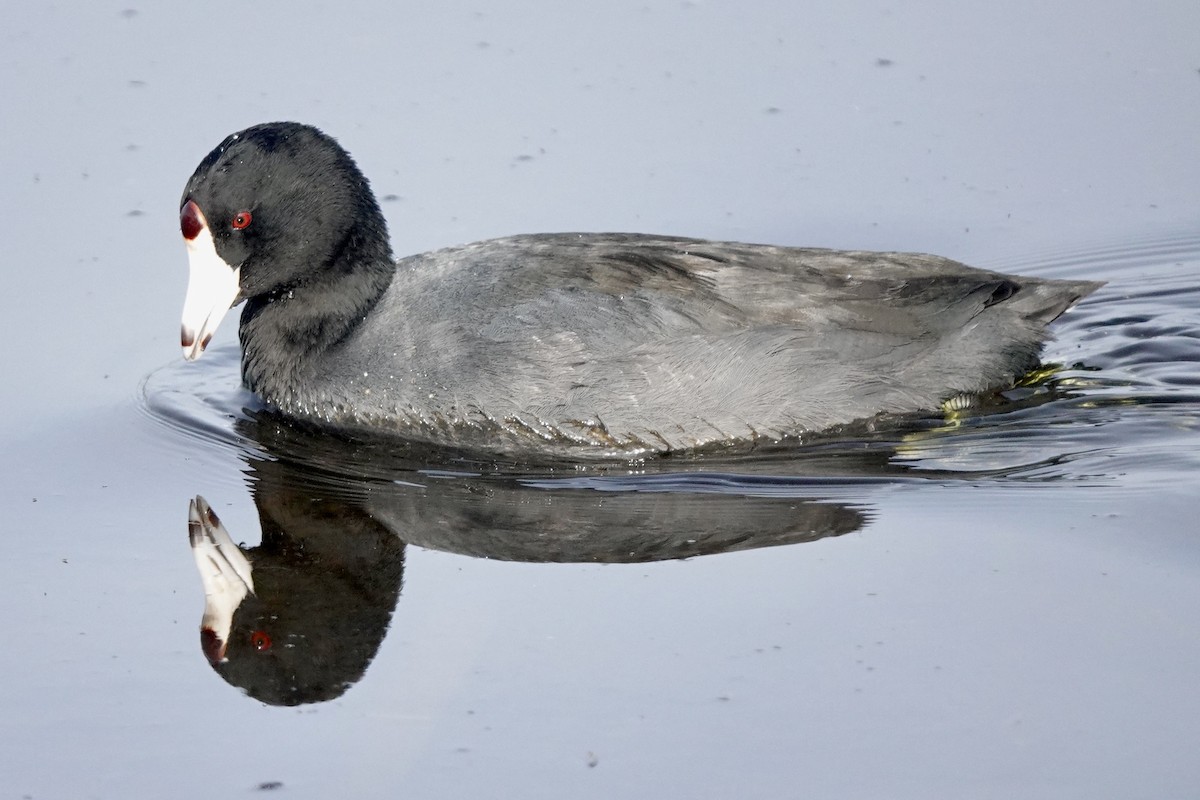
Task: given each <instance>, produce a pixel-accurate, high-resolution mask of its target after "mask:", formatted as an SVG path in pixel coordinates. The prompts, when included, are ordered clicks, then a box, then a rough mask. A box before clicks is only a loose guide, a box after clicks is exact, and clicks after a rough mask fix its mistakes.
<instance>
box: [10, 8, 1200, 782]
mask: <svg viewBox="0 0 1200 800" xmlns="http://www.w3.org/2000/svg"><path fill="white" fill-rule="evenodd" d="M4 13H5V17H6V19H5V21H4V24H2V25H0V31H3V33H2V34H0V36H3V39H4V44H5V46H4V49H3V52H4V56H3V57H2V58H0V70H2V74H3V76H4V80H3V81H0V93H2V94H0V97H2V98H3V102H4V107H5V108H6V110H7V111H6V113H5V114H4V123H3V143H4V148H3V158H2V161H0V168H2V170H3V173H2V177H3V180H2V181H0V220H2V222H0V233H3V241H4V242H5V249H4V256H3V261H2V262H0V263H2V269H3V270H4V272H3V275H4V281H5V291H4V292H3V293H2V294H0V313H2V318H3V319H4V320H5V332H6V337H5V338H6V345H5V347H4V348H3V349H0V368H2V371H3V372H2V374H4V375H5V376H6V378H7V382H6V386H7V389H6V391H5V393H4V395H3V398H4V399H3V407H2V408H3V411H4V413H3V414H2V415H0V469H2V470H3V472H2V474H3V476H4V481H3V482H0V512H2V513H3V519H4V523H3V531H4V534H5V538H4V541H5V545H6V547H7V551H8V552H7V557H6V558H5V559H3V560H2V561H0V587H2V588H0V597H2V598H3V601H4V608H5V609H6V611H7V617H6V626H5V632H6V635H7V642H8V646H7V647H6V648H4V650H3V652H0V670H2V674H4V675H5V676H6V677H7V678H8V680H6V681H5V682H4V683H3V688H0V708H2V709H3V712H4V713H3V714H0V720H2V721H0V743H2V746H0V794H3V796H13V797H23V796H31V797H35V798H41V797H161V796H171V797H201V796H210V795H211V794H213V793H214V792H217V793H234V794H239V793H245V792H256V791H278V792H279V793H280V794H281V795H287V796H295V797H327V796H330V795H332V794H334V793H338V794H341V795H347V796H363V797H392V796H396V795H397V794H399V793H401V792H403V793H405V794H407V795H411V796H415V797H461V796H471V795H488V796H496V795H500V796H507V795H520V796H529V797H561V796H579V797H612V796H650V795H658V796H665V797H726V796H748V797H781V796H782V797H789V796H802V795H803V796H817V797H822V796H833V797H843V796H852V797H921V798H925V797H942V796H970V797H1013V796H1020V797H1046V798H1062V797H1089V798H1090V797H1128V796H1143V795H1150V796H1155V797H1188V796H1191V795H1192V794H1193V793H1194V787H1195V786H1196V785H1197V782H1198V781H1200V769H1198V768H1197V767H1196V766H1195V759H1194V757H1193V756H1194V753H1195V750H1196V746H1197V744H1200V735H1198V733H1197V725H1196V723H1195V720H1196V719H1197V718H1200V713H1198V712H1200V695H1198V694H1197V692H1196V691H1195V689H1194V683H1195V675H1196V674H1197V670H1198V668H1200V645H1198V640H1197V636H1196V627H1195V609H1196V608H1198V607H1200V602H1198V601H1200V581H1198V580H1197V577H1198V574H1200V546H1198V545H1197V542H1198V539H1197V527H1196V525H1195V523H1194V522H1193V515H1194V514H1195V507H1196V502H1195V498H1196V497H1197V496H1200V486H1198V484H1200V479H1198V476H1200V470H1198V469H1197V467H1198V466H1200V464H1198V463H1197V462H1198V460H1200V455H1198V454H1200V433H1198V430H1197V429H1198V427H1200V422H1198V420H1200V416H1198V414H1197V411H1198V408H1200V405H1198V401H1200V369H1198V368H1197V362H1198V361H1200V317H1198V316H1197V312H1196V308H1197V307H1198V302H1197V301H1198V300H1200V296H1198V295H1200V288H1198V287H1200V280H1198V279H1197V275H1200V234H1198V233H1197V229H1196V220H1197V219H1198V218H1200V214H1198V212H1200V196H1197V193H1196V191H1195V187H1196V186H1198V185H1200V159H1198V158H1196V155H1197V154H1196V140H1195V131H1196V130H1198V129H1200V103H1197V102H1196V101H1197V92H1198V91H1200V76H1198V75H1197V69H1200V63H1196V61H1195V53H1194V47H1192V39H1193V38H1194V37H1193V36H1191V35H1190V32H1191V31H1194V30H1195V29H1196V27H1197V23H1198V22H1200V12H1198V11H1197V10H1196V8H1195V6H1194V4H1191V3H1184V2H1180V3H1175V4H1168V5H1165V6H1160V7H1156V9H1153V10H1149V11H1147V10H1141V11H1139V12H1138V16H1136V17H1132V16H1128V14H1129V13H1130V12H1128V11H1127V10H1126V9H1125V8H1124V7H1123V6H1120V5H1118V4H1115V3H1114V4H1100V5H1097V4H1094V3H1089V4H1082V3H1080V4H1077V5H1074V6H1073V7H1072V6H1070V5H1069V6H1057V7H1054V8H1050V9H1047V8H1044V7H1042V6H1035V5H1029V6H1027V7H1024V6H1020V5H1017V6H1006V7H996V8H988V9H969V8H967V7H958V6H955V7H953V8H950V7H945V8H940V9H935V7H932V6H931V7H930V8H929V9H907V8H906V9H903V10H902V11H901V10H899V9H895V8H890V7H888V6H886V5H883V4H874V3H861V4H855V5H851V6H845V5H842V6H837V7H836V9H835V8H833V7H831V9H830V10H828V11H815V10H805V9H802V8H794V7H792V5H791V4H788V5H786V6H784V5H780V6H779V7H772V6H761V7H756V8H755V9H754V10H749V11H748V10H747V9H746V8H745V7H744V6H736V7H735V6H725V5H722V4H667V5H649V6H642V5H638V4H617V5H612V4H609V5H607V6H603V7H599V6H589V7H586V8H584V7H578V8H571V7H568V6H562V5H543V4H539V3H526V4H514V5H512V6H511V7H509V8H506V9H505V10H504V11H503V12H501V11H500V10H498V9H497V10H493V9H492V8H491V7H487V8H477V7H470V6H457V5H454V4H446V5H443V6H440V7H439V10H436V11H431V10H425V9H422V10H417V9H415V8H413V9H406V8H402V7H401V6H395V7H393V6H386V7H380V8H378V9H375V10H374V11H370V12H363V14H365V16H364V15H360V14H343V15H330V14H328V13H327V10H322V9H320V8H318V7H316V6H315V5H314V6H309V5H306V4H303V3H299V4H289V5H288V6H287V8H286V13H284V10H283V7H282V6H278V7H275V6H271V5H269V4H260V5H258V6H255V7H254V8H247V7H245V6H244V5H239V6H236V7H235V6H232V5H230V6H221V5H216V6H210V7H206V9H205V10H204V11H203V16H200V15H196V16H194V17H192V18H188V19H186V20H184V19H182V18H176V17H175V16H174V15H173V14H167V12H165V11H159V10H158V9H150V8H131V7H127V6H120V5H106V4H103V3H100V4H92V5H89V6H88V7H87V8H86V9H71V10H69V11H68V10H67V9H62V8H55V7H49V6H46V7H21V8H20V10H19V12H18V10H17V9H16V7H14V8H12V9H5V12H4ZM1085 23H1086V24H1085ZM263 31H269V32H270V33H271V34H272V35H271V36H264V35H262V32H263ZM931 42H936V46H933V45H931ZM883 62H888V63H883ZM271 118H298V119H301V120H304V121H308V122H312V123H315V124H318V125H320V126H322V127H324V128H326V129H328V130H329V131H330V132H332V133H334V134H335V135H338V136H339V137H340V138H341V139H342V141H343V142H344V143H345V144H346V145H347V146H348V147H349V148H350V150H351V151H352V152H353V153H354V154H355V155H356V157H357V158H358V160H359V162H360V164H361V165H362V166H363V167H364V169H365V171H366V172H367V174H368V175H369V176H370V177H371V178H372V181H373V184H374V186H375V187H376V189H377V191H378V192H379V194H380V195H381V196H388V195H394V196H395V197H394V199H391V200H385V203H384V208H385V212H386V213H387V215H388V217H389V219H390V220H391V222H392V224H393V226H394V230H393V236H394V239H395V245H396V250H397V251H398V252H412V251H417V250H423V249H429V248H431V247H435V246H439V245H443V244H451V243H454V242H456V241H463V240H468V239H474V238H483V237H486V236H490V235H502V234H507V233H514V232H521V231H537V230H564V229H617V230H644V231H655V232H660V231H661V232H674V233H679V234H683V235H699V236H707V237H711V238H718V239H744V240H751V241H770V242H776V243H780V244H796V245H827V246H841V247H875V248H888V249H909V250H923V251H933V252H938V253H941V254H944V255H948V256H951V257H955V258H958V259H961V260H963V261H966V262H968V263H973V264H976V265H979V266H983V267H989V268H998V269H1005V270H1010V271H1016V272H1026V273H1030V274H1037V275H1045V276H1049V277H1064V278H1065V277H1073V278H1089V279H1102V280H1107V281H1109V285H1108V286H1106V287H1105V288H1104V289H1102V290H1101V291H1100V292H1098V293H1097V294H1096V295H1094V296H1092V297H1091V298H1089V299H1088V300H1086V301H1085V302H1084V303H1083V304H1081V305H1080V306H1079V307H1078V308H1077V309H1075V310H1073V311H1072V312H1070V313H1069V314H1068V315H1067V316H1066V317H1064V318H1063V319H1062V320H1061V321H1060V322H1059V323H1058V324H1057V325H1056V331H1057V339H1056V341H1054V342H1053V343H1051V344H1050V345H1049V347H1048V349H1047V353H1046V356H1047V360H1048V361H1051V362H1055V363H1057V364H1060V365H1061V369H1060V370H1059V371H1057V372H1056V373H1054V374H1053V375H1051V376H1049V377H1048V378H1046V379H1045V380H1044V381H1042V382H1041V383H1039V384H1038V385H1036V386H1033V387H1029V388H1027V389H1026V390H1024V391H1021V392H1017V393H1014V394H1013V395H1012V396H1011V397H1010V402H1009V403H1008V404H1006V405H1004V406H1002V407H998V408H994V409H990V410H989V411H988V413H985V414H981V415H976V416H968V417H962V418H957V419H945V418H931V419H926V420H922V421H920V422H918V423H915V424H914V425H912V426H909V427H906V428H904V429H901V430H884V431H877V432H874V433H871V434H861V435H858V436H855V437H848V438H842V439H837V440H828V441H818V442H814V443H812V444H811V445H809V446H807V447H805V448H801V449H796V450H791V451H788V452H782V453H772V454H765V455H762V456H761V457H759V458H754V459H739V460H725V461H720V460H717V459H703V460H694V459H691V460H688V459H683V460H677V461H664V462H652V463H648V464H646V465H644V466H641V467H639V468H638V469H633V470H630V469H620V468H615V467H614V468H608V469H594V468H593V469H588V470H578V469H571V468H566V469H564V468H559V469H555V470H534V469H530V468H528V467H522V466H520V465H511V464H495V463H490V464H480V463H476V462H473V461H471V460H470V459H464V458H457V457H453V456H448V455H446V454H436V453H427V452H425V453H422V452H418V451H411V452H408V453H400V454H397V453H396V452H394V451H389V452H388V453H387V454H386V457H382V456H381V454H380V452H379V449H378V448H377V447H374V446H373V445H372V443H370V442H357V443H339V442H336V441H332V440H329V439H327V438H326V439H314V438H313V437H310V436H303V435H298V434H297V433H296V432H295V431H292V430H290V429H289V428H287V427H286V426H281V425H279V424H278V421H276V420H273V419H272V418H271V417H270V416H269V415H264V414H262V413H261V412H260V411H258V410H256V408H255V405H254V403H253V400H252V398H250V397H249V396H247V395H246V394H245V393H244V392H242V391H241V390H240V388H239V387H238V385H237V379H236V353H235V351H234V349H233V337H232V331H233V326H229V327H228V328H227V329H225V330H223V331H222V335H219V336H218V339H217V341H216V342H215V344H214V347H215V348H216V349H215V350H214V351H212V352H210V353H209V354H208V355H206V357H205V358H204V359H203V360H201V361H200V362H198V363H196V364H192V365H184V364H183V363H182V362H181V361H180V359H179V353H178V341H177V330H178V315H179V309H180V307H181V305H182V297H183V289H184V285H185V282H186V266H185V258H184V254H183V248H182V247H181V246H180V242H179V235H178V231H177V225H176V220H175V215H176V211H177V202H178V196H179V192H180V190H181V188H182V185H183V182H184V180H185V179H186V177H187V176H188V175H189V174H190V173H191V170H192V169H193V168H194V166H195V163H196V162H197V161H198V159H199V158H200V157H201V156H202V155H203V154H204V153H206V152H208V150H209V149H210V148H211V147H212V146H213V145H214V144H216V143H217V142H218V141H219V140H220V139H221V138H222V137H223V136H225V135H226V134H227V133H229V132H230V131H233V130H236V129H238V128H240V127H244V126H245V125H247V124H251V123H253V122H257V121H262V120H265V119H271ZM197 496H201V497H203V498H204V500H205V501H206V502H207V503H210V504H211V505H212V508H213V510H214V511H215V514H216V515H217V516H218V517H219V519H220V523H221V525H222V526H224V528H225V529H226V530H227V531H228V532H229V535H230V536H231V537H232V541H233V542H235V543H244V545H245V547H246V548H247V549H248V550H250V551H251V552H252V553H253V554H254V556H255V570H256V575H255V578H254V580H255V589H256V594H255V600H256V602H257V603H259V606H258V608H259V609H260V610H262V611H263V616H262V618H261V620H257V621H255V623H254V624H253V625H251V626H248V627H247V628H246V629H245V630H244V631H242V632H241V635H239V636H238V637H237V639H236V645H237V647H238V652H237V653H233V652H232V648H233V647H234V644H233V639H231V652H230V660H229V662H228V664H229V665H231V666H228V667H225V668H223V671H222V672H221V673H218V672H216V671H214V670H213V669H212V668H211V667H210V666H209V664H208V661H207V660H206V658H205V653H204V651H203V650H202V648H201V637H200V635H199V632H198V629H199V626H200V624H201V616H202V614H203V612H204V610H205V605H204V593H203V590H202V585H201V579H200V575H199V573H198V571H197V564H196V562H195V560H194V559H193V557H192V554H191V552H190V550H191V548H190V547H189V525H188V522H189V516H188V512H189V503H190V502H192V501H193V500H194V499H195V498H196V497H197ZM402 542H406V543H407V544H402ZM331 565H336V569H331ZM273 604H274V605H273ZM272 615H274V617H276V619H271V616H272ZM235 630H237V629H235ZM256 634H259V636H258V637H257V638H256ZM262 634H266V635H267V636H268V638H269V646H268V647H267V648H266V649H265V650H260V649H257V648H256V643H257V645H258V646H261V645H262V644H263V643H264V640H263V639H262V638H261V635H262ZM288 644H292V645H294V646H293V647H290V648H289V647H288V646H287V645H288ZM305 648H309V650H308V651H307V653H306V652H301V651H304V649H305ZM312 652H319V653H320V654H321V658H320V659H317V660H315V661H314V659H312V658H307V659H302V658H299V657H298V656H304V655H309V654H311V653H312ZM234 656H237V657H236V658H235V657H234ZM256 656H259V657H260V658H259V659H258V661H256V660H255V657H256ZM264 656H265V657H266V658H273V659H274V660H275V661H276V662H287V659H288V657H289V656H296V657H295V658H293V659H292V662H291V663H292V664H293V667H294V669H296V670H300V669H305V667H303V666H296V665H303V664H307V665H308V666H307V671H306V672H304V675H305V679H304V681H303V684H304V686H305V687H308V688H309V689H310V690H311V691H310V692H308V693H307V694H304V696H301V694H302V693H298V692H296V691H286V692H280V691H279V688H278V687H279V686H281V685H296V684H297V683H298V682H297V681H291V683H290V684H289V682H288V681H283V682H280V681H272V680H271V677H270V676H271V671H270V670H269V669H265V668H263V667H262V664H261V662H262V660H263V658H261V657H264ZM314 664H315V665H316V666H313V665H314ZM364 665H365V667H364ZM248 692H249V694H248ZM319 692H323V693H324V694H322V695H321V696H323V697H326V698H328V699H324V700H322V701H321V702H316V703H301V704H299V705H276V704H275V703H288V702H296V701H298V700H304V699H312V698H313V696H315V695H316V694H318V693H319ZM256 698H265V699H268V700H270V701H271V702H269V703H264V702H261V700H260V699H256Z"/></svg>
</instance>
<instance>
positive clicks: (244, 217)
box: [229, 211, 252, 231]
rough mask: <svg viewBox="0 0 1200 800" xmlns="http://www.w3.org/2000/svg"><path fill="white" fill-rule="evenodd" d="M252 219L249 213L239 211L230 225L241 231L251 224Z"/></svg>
mask: <svg viewBox="0 0 1200 800" xmlns="http://www.w3.org/2000/svg"><path fill="white" fill-rule="evenodd" d="M251 219H252V217H251V215H250V212H249V211H239V212H238V213H236V214H234V215H233V220H232V221H231V222H230V223H229V224H230V225H232V226H233V227H234V229H235V230H239V231H240V230H241V229H242V228H245V227H247V226H248V225H249V224H250V220H251Z"/></svg>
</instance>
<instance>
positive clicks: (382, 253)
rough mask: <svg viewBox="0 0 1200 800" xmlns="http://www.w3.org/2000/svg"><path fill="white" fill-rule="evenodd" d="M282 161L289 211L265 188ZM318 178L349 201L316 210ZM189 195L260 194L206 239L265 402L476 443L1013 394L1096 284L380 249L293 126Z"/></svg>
mask: <svg viewBox="0 0 1200 800" xmlns="http://www.w3.org/2000/svg"><path fill="white" fill-rule="evenodd" d="M330 149H332V155H330V156H329V159H327V160H325V161H323V160H322V159H321V158H314V157H313V151H314V150H315V151H316V152H317V153H320V152H322V151H325V150H330ZM231 150H232V151H234V152H233V154H232V155H231V154H230V151H231ZM264 164H269V171H270V174H271V177H270V180H263V179H261V173H262V171H263V170H264V169H267V167H266V166H264ZM206 165H207V167H206ZM330 165H335V166H330ZM314 170H315V172H314ZM346 170H352V172H351V174H349V175H345V174H343V173H344V172H345V171H346ZM243 173H244V174H243ZM289 173H294V174H290V175H289ZM280 176H286V179H287V180H288V181H289V182H288V183H287V185H288V186H289V187H292V188H293V189H294V190H295V191H296V192H299V193H303V192H307V194H308V195H311V196H307V197H305V200H306V201H307V202H306V203H305V204H299V203H296V202H289V203H287V204H284V203H278V204H273V203H272V195H273V192H275V190H273V189H272V183H271V182H272V181H281V180H284V178H283V177H280ZM250 178H255V180H250ZM247 185H250V186H251V187H252V190H249V193H248V194H247V191H241V194H240V195H239V194H238V191H236V190H240V189H241V188H242V187H245V186H247ZM331 185H332V186H333V187H334V188H333V189H329V192H330V196H331V197H341V196H343V195H348V196H350V198H351V199H350V200H348V201H346V200H342V201H338V202H336V203H332V204H330V203H323V201H322V195H323V193H325V192H326V190H327V187H329V186H331ZM295 187H301V188H299V189H296V188H295ZM303 187H306V188H303ZM338 187H340V188H338ZM346 187H350V188H349V189H347V188H346ZM275 193H278V192H275ZM231 196H237V198H238V199H237V200H236V201H235V200H232V199H230V198H231ZM247 197H251V198H252V200H251V199H246V198H247ZM184 199H185V201H186V200H188V199H193V200H195V201H196V202H197V203H198V204H199V206H200V207H201V208H203V209H204V213H205V214H206V215H207V217H208V218H209V220H212V219H214V218H221V217H223V216H228V215H229V214H230V212H231V209H232V210H236V208H238V207H239V205H240V204H241V205H244V204H246V203H248V202H251V201H252V202H254V203H255V204H256V205H255V211H254V221H255V224H256V225H259V226H260V231H259V233H260V234H261V240H262V241H261V243H259V242H257V241H250V242H249V243H248V242H247V240H245V239H238V238H237V236H236V234H238V233H240V232H233V233H232V234H231V232H229V231H217V230H216V226H214V237H215V239H216V248H217V251H218V253H220V254H221V255H222V257H225V258H226V261H228V262H229V263H230V265H231V266H238V265H239V264H240V265H241V276H242V285H243V292H244V294H246V296H247V297H248V300H249V302H248V304H247V308H246V310H245V312H244V313H243V316H242V325H241V340H242V345H243V376H244V380H245V382H246V385H247V386H248V387H249V388H250V389H252V390H253V391H254V392H256V393H257V394H258V395H259V396H260V397H261V398H262V399H263V400H264V401H266V402H267V403H268V404H271V405H273V406H275V407H277V408H278V409H279V410H281V411H282V412H284V413H286V414H289V415H293V416H297V417H302V418H306V419H309V420H313V421H318V422H321V423H324V424H330V425H337V426H348V427H361V428H367V429H370V430H372V431H387V432H392V433H396V434H399V435H402V436H405V437H408V438H413V439H418V440H422V441H428V442H433V443H438V444H447V445H455V446H466V447H471V448H477V449H485V450H490V451H494V452H517V453H533V454H547V455H549V454H554V455H567V456H588V455H598V456H613V455H617V456H636V455H641V454H645V453H649V452H667V451H676V450H680V449H690V448H696V447H704V446H706V445H711V444H717V443H733V442H742V441H746V442H750V441H762V440H775V439H779V438H782V437H786V436H792V435H798V434H802V433H804V432H809V431H820V430H824V429H828V428H830V427H833V426H838V425H842V424H845V423H850V422H853V421H856V420H862V419H866V418H870V417H873V416H875V415H877V414H880V413H908V412H918V411H928V410H934V409H937V408H938V407H939V405H940V404H941V403H942V402H943V401H945V400H947V399H949V398H952V397H955V396H958V395H961V394H976V393H983V392H989V391H995V390H1000V389H1005V388H1008V387H1011V386H1012V385H1013V382H1014V381H1015V380H1017V379H1019V378H1020V377H1021V376H1022V375H1023V374H1025V373H1026V372H1027V371H1029V370H1031V369H1033V368H1034V367H1036V366H1037V364H1038V355H1039V351H1040V349H1041V345H1042V342H1043V340H1044V339H1045V337H1046V331H1045V326H1046V325H1047V324H1048V323H1050V322H1051V321H1052V320H1053V319H1055V318H1056V317H1057V316H1059V315H1060V314H1061V313H1062V312H1063V311H1065V310H1066V309H1067V308H1069V307H1070V306H1071V305H1072V304H1073V303H1075V302H1076V301H1077V300H1078V299H1080V298H1081V297H1083V296H1085V295H1087V294H1089V293H1091V292H1092V291H1094V290H1095V289H1096V288H1097V287H1098V286H1100V285H1101V284H1099V283H1093V282H1084V281H1056V280H1045V279H1037V278H1025V277H1014V276H1010V275H1004V274H1000V273H995V272H988V271H985V270H979V269H974V268H971V267H967V266H964V265H962V264H959V263H957V262H954V261H951V260H949V259H945V258H940V257H937V256H930V255H920V254H911V253H875V252H852V251H836V250H821V249H804V248H784V247H773V246H768V245H752V244H737V243H728V242H710V241H701V240H695V239H683V238H671V237H660V236H646V235H635V234H540V235H528V236H514V237H510V238H504V239H494V240H490V241H485V242H478V243H475V244H469V245H464V246H461V247H452V248H447V249H443V250H438V251H434V252H430V253H424V254H421V255H416V256H410V257H408V258H404V259H401V260H400V261H399V262H398V263H397V264H394V265H393V262H392V260H391V256H390V251H389V250H388V247H387V244H386V242H387V239H386V228H385V226H384V223H383V220H382V215H381V214H380V213H379V210H378V206H377V204H376V203H375V200H374V197H373V195H371V193H370V190H369V188H368V187H367V184H366V180H365V179H364V178H362V176H361V174H359V173H358V172H357V168H355V167H354V166H353V162H352V161H350V159H349V156H347V155H345V153H344V151H342V150H341V148H340V147H338V146H337V145H336V143H334V142H333V140H332V139H329V138H328V137H326V136H324V134H321V133H319V132H317V131H315V129H312V128H308V127H305V126H298V125H293V124H287V123H282V124H280V123H277V124H273V125H267V126H258V127H257V128H252V129H249V130H248V131H243V132H241V133H240V134H237V135H236V139H234V137H231V139H230V140H227V141H226V143H225V144H223V145H222V146H221V147H220V148H218V150H217V151H214V154H213V155H210V156H209V158H208V159H206V161H205V163H204V164H202V165H201V167H200V169H198V170H197V173H196V175H195V176H193V178H192V181H191V182H189V186H188V190H187V192H186V193H185V196H184ZM210 208H211V209H213V211H211V212H210V210H209V209H210ZM260 220H261V222H260ZM217 234H220V235H217ZM223 237H224V238H225V239H234V240H235V241H226V242H223V241H222V238H223ZM280 239H284V240H286V241H287V242H288V243H289V244H288V245H287V247H284V246H283V245H279V244H277V242H278V241H279V240H280ZM296 241H304V242H310V243H312V244H311V247H310V250H311V252H312V253H319V254H320V256H319V257H318V258H314V259H309V258H308V257H307V256H303V255H302V256H299V257H298V256H296V255H295V253H296V252H297V251H296V249H295V247H294V244H295V242H296ZM285 250H286V251H287V252H288V253H289V255H288V256H287V257H286V258H280V257H278V256H279V254H280V253H282V252H284V251H285ZM301 252H304V251H301ZM227 254H229V255H231V256H233V260H230V258H229V257H227ZM297 258H300V259H301V260H304V261H305V263H303V264H297V263H295V262H296V260H297ZM247 286H253V287H254V288H253V289H250V290H247V289H246V288H245V287H247Z"/></svg>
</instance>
